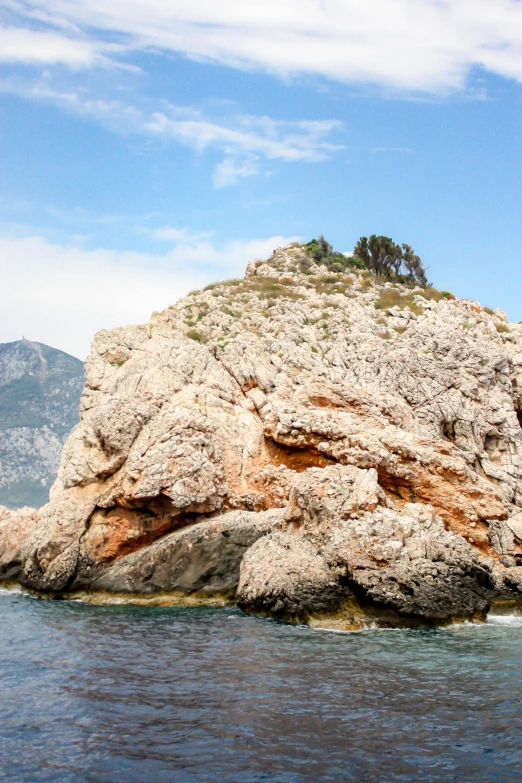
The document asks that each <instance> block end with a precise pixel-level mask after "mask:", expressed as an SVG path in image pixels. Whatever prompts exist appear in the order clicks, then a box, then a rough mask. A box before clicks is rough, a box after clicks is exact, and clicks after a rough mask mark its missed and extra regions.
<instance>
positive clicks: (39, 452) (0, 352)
mask: <svg viewBox="0 0 522 783" xmlns="http://www.w3.org/2000/svg"><path fill="white" fill-rule="evenodd" d="M82 388H83V364H82V362H81V361H79V359H76V358H74V356H69V355H68V354H66V353H63V351H57V350H56V349H54V348H50V347H49V346H47V345H42V344H41V343H35V342H30V341H29V340H18V341H16V342H13V343H2V344H0V504H3V505H5V506H8V507H11V508H18V507H21V506H24V505H30V506H40V505H42V504H44V503H46V502H47V500H48V496H49V488H50V486H51V484H52V483H53V481H54V478H55V476H56V471H57V468H58V464H59V461H60V454H61V450H62V446H63V444H64V442H65V440H66V439H67V436H68V435H69V433H70V431H71V430H72V428H73V427H74V426H75V424H77V422H78V418H79V415H78V411H79V403H80V397H81V393H82Z"/></svg>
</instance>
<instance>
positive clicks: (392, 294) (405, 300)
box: [375, 288, 423, 315]
mask: <svg viewBox="0 0 522 783" xmlns="http://www.w3.org/2000/svg"><path fill="white" fill-rule="evenodd" d="M392 307H398V308H399V309H400V310H404V308H405V307H409V308H410V310H411V311H412V312H413V313H416V314H417V315H420V313H422V312H423V309H422V307H420V306H419V305H418V304H416V303H415V302H414V300H413V296H412V294H406V295H405V296H401V293H400V291H399V290H397V289H396V288H388V289H386V290H385V291H382V292H381V295H380V297H379V299H377V301H376V302H375V309H376V310H390V309H391V308H392Z"/></svg>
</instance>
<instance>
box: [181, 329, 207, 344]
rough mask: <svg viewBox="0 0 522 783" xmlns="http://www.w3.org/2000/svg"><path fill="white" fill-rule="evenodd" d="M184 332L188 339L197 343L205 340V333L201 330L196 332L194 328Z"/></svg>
mask: <svg viewBox="0 0 522 783" xmlns="http://www.w3.org/2000/svg"><path fill="white" fill-rule="evenodd" d="M185 334H186V336H187V337H188V338H189V339H190V340H195V341H196V342H197V343H206V342H207V338H206V337H205V335H203V334H201V332H196V331H195V330H194V329H191V330H190V331H189V332H185Z"/></svg>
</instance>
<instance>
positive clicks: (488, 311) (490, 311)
mask: <svg viewBox="0 0 522 783" xmlns="http://www.w3.org/2000/svg"><path fill="white" fill-rule="evenodd" d="M482 310H483V311H484V312H485V313H487V314H488V315H494V312H493V310H492V309H491V307H483V308H482Z"/></svg>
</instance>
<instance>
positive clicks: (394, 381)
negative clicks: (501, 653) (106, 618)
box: [0, 245, 522, 628]
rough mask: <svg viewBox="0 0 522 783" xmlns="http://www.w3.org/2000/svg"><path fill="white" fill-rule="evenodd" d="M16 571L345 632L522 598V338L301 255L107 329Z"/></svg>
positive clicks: (49, 583)
mask: <svg viewBox="0 0 522 783" xmlns="http://www.w3.org/2000/svg"><path fill="white" fill-rule="evenodd" d="M85 372H86V383H85V388H84V393H83V397H82V403H81V421H80V424H79V425H78V426H77V427H76V429H75V430H74V431H73V433H72V434H71V436H70V437H69V439H68V441H67V443H66V445H65V447H64V451H63V454H62V461H61V467H60V470H59V474H58V479H57V481H56V483H55V485H54V487H53V489H52V491H51V498H50V502H49V503H48V504H47V505H46V506H44V507H43V508H42V509H40V510H39V511H35V510H32V509H23V510H21V511H16V512H14V511H8V510H7V509H0V580H3V581H4V582H5V583H6V584H7V583H8V582H13V581H16V582H17V583H19V584H20V585H22V586H23V587H24V588H25V589H29V590H31V591H35V592H36V593H37V594H39V595H45V596H51V597H75V596H76V597H82V596H83V598H85V600H93V601H103V600H104V596H113V597H114V598H115V599H116V598H118V600H119V599H120V598H121V600H129V601H133V600H135V601H140V602H141V601H147V602H162V601H163V602H168V601H169V600H170V601H171V602H172V603H176V602H178V603H179V602H182V603H183V602H185V601H186V602H187V603H201V602H218V603H219V602H222V603H225V602H237V604H238V605H239V606H240V607H241V608H242V609H243V610H244V611H247V612H251V613H256V614H260V615H264V616H271V617H274V618H277V619H280V620H285V621H290V622H300V623H301V622H305V623H309V624H311V625H317V624H321V623H329V624H330V625H332V624H333V625H335V626H337V627H345V628H352V627H357V626H358V625H360V624H361V623H363V622H366V621H371V622H375V623H377V624H382V625H386V626H390V625H391V626H403V625H406V626H415V625H418V624H444V623H447V622H451V621H454V620H461V619H472V618H483V617H484V616H485V615H486V614H487V612H488V611H489V610H490V608H491V607H492V606H495V605H497V604H498V603H499V602H507V604H508V605H512V606H518V605H519V604H521V603H522V428H521V422H522V326H521V325H519V324H509V323H508V322H507V318H506V316H505V314H504V313H502V312H501V311H500V310H495V311H490V310H488V309H487V308H486V309H483V308H481V307H480V305H479V304H478V303H476V302H470V301H467V300H460V299H454V298H453V299H448V298H447V297H445V296H444V294H443V293H440V292H437V291H434V290H433V289H421V288H416V289H412V288H411V287H406V286H402V285H398V284H397V285H396V284H393V283H391V282H384V281H379V280H378V279H376V278H374V277H372V276H371V275H369V274H367V273H364V272H363V273H361V272H360V271H359V270H357V269H353V270H345V271H344V272H341V273H332V272H331V271H329V270H328V269H326V268H325V267H322V266H318V265H317V264H315V263H314V262H313V261H312V260H311V259H309V258H308V257H307V255H306V252H305V250H304V249H303V248H302V247H301V246H297V245H295V246H290V247H287V248H279V249H277V250H276V251H274V254H273V256H272V257H271V258H270V259H269V260H268V261H267V262H255V263H250V264H249V265H248V267H247V272H246V276H245V278H244V279H243V280H234V281H225V282H224V283H222V284H216V285H214V286H209V287H207V289H205V290H203V291H199V292H193V293H192V294H190V295H189V296H187V297H185V298H184V299H182V300H180V301H179V302H178V303H177V304H176V305H173V306H172V307H171V308H169V309H168V310H166V311H164V312H162V313H155V314H154V315H153V317H152V319H151V321H150V323H149V324H146V325H142V326H132V327H123V328H119V329H115V330H112V331H110V332H109V331H102V332H100V333H98V334H97V335H96V338H95V341H94V343H93V347H92V351H91V355H90V357H89V359H88V360H87V362H86V368H85Z"/></svg>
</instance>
